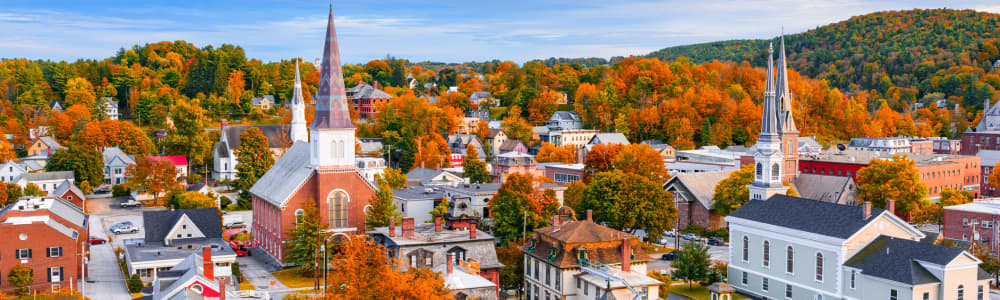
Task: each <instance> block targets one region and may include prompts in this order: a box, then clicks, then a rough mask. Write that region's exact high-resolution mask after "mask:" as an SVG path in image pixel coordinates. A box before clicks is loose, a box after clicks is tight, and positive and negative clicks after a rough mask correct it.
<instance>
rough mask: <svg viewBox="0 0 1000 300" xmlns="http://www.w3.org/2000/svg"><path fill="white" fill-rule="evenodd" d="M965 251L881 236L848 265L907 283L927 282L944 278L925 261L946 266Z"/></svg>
mask: <svg viewBox="0 0 1000 300" xmlns="http://www.w3.org/2000/svg"><path fill="white" fill-rule="evenodd" d="M964 252H965V251H962V250H960V249H955V248H951V247H946V246H940V245H935V244H931V243H922V242H918V241H911V240H907V239H900V238H893V237H889V236H880V237H879V238H877V239H875V241H873V242H872V243H871V244H868V246H867V247H865V248H864V249H862V250H861V252H858V254H855V255H854V257H851V258H850V259H848V260H847V262H846V263H845V265H847V266H849V267H852V268H858V269H861V273H862V274H865V275H869V276H874V277H878V278H883V279H888V280H892V281H896V282H902V283H906V284H923V283H932V282H939V281H940V280H939V279H938V278H937V277H935V276H934V275H933V274H931V273H930V272H928V271H927V269H925V268H924V266H922V265H921V263H918V261H920V262H922V263H929V264H935V265H939V266H941V267H944V266H945V265H948V263H950V262H951V261H953V260H955V258H957V257H958V256H960V255H962V254H963V253H964Z"/></svg>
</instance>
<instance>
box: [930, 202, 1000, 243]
mask: <svg viewBox="0 0 1000 300" xmlns="http://www.w3.org/2000/svg"><path fill="white" fill-rule="evenodd" d="M997 222H1000V200H977V201H975V202H972V203H966V204H960V205H952V206H948V207H945V208H944V209H943V213H942V217H941V224H942V231H941V234H942V235H943V236H944V237H945V238H949V239H953V240H962V241H975V242H979V243H982V244H981V245H984V246H986V247H988V249H990V250H991V251H993V253H994V254H997V255H1000V247H998V245H1000V244H998V242H1000V241H998V240H997V239H998V235H997V234H998V233H997V230H998V229H997Z"/></svg>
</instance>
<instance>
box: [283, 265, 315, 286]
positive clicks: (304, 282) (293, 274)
mask: <svg viewBox="0 0 1000 300" xmlns="http://www.w3.org/2000/svg"><path fill="white" fill-rule="evenodd" d="M274 278H277V279H278V281H281V284H284V285H285V286H287V287H290V288H304V287H312V286H313V284H314V282H313V278H312V277H307V276H303V275H302V274H300V273H299V272H298V270H296V269H284V270H279V271H277V272H274Z"/></svg>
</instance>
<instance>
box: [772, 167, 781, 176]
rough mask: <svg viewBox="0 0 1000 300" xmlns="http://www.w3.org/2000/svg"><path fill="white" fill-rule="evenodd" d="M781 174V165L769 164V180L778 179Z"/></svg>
mask: <svg viewBox="0 0 1000 300" xmlns="http://www.w3.org/2000/svg"><path fill="white" fill-rule="evenodd" d="M780 175H781V167H780V166H778V164H774V165H771V180H778V177H780Z"/></svg>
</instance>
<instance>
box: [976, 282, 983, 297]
mask: <svg viewBox="0 0 1000 300" xmlns="http://www.w3.org/2000/svg"><path fill="white" fill-rule="evenodd" d="M976 300H983V286H981V285H980V286H979V287H977V290H976Z"/></svg>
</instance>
